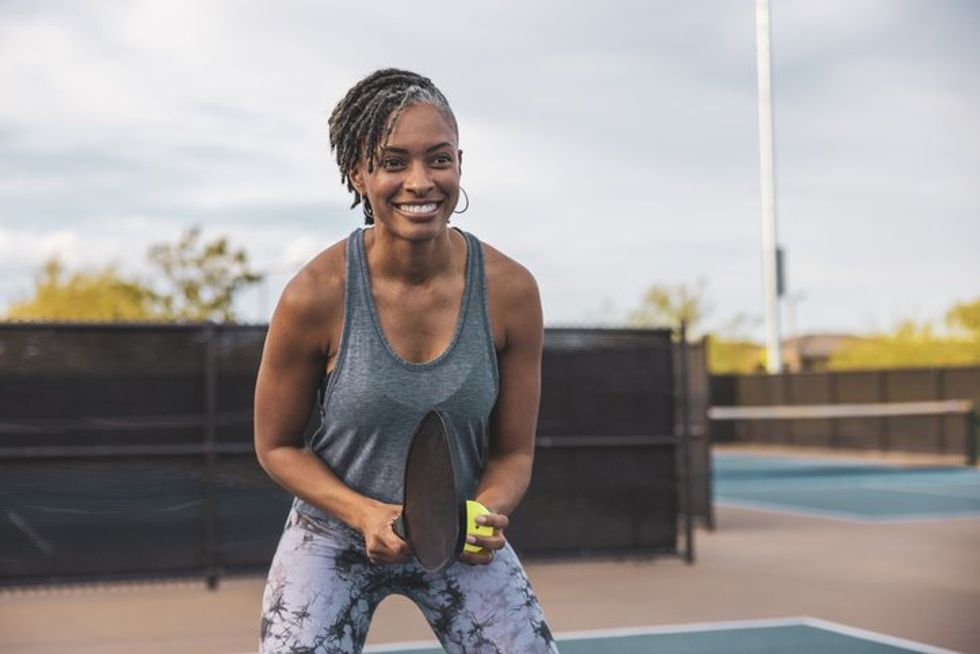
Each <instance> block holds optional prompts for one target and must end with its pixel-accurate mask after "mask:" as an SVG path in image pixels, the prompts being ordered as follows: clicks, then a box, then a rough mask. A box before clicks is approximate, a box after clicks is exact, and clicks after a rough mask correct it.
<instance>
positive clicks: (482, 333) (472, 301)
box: [455, 228, 498, 385]
mask: <svg viewBox="0 0 980 654" xmlns="http://www.w3.org/2000/svg"><path fill="white" fill-rule="evenodd" d="M455 229H457V231H459V233H460V234H462V235H463V236H464V237H466V243H467V252H468V253H469V256H468V257H467V268H468V269H467V275H466V278H467V284H468V285H469V288H468V289H467V291H468V292H467V293H466V295H467V296H468V305H467V307H466V324H464V325H463V328H464V330H466V331H467V332H468V333H469V335H470V336H469V338H470V339H472V341H475V342H474V345H478V347H480V348H481V349H484V351H485V352H486V354H487V356H488V357H489V365H490V369H491V374H492V377H493V380H494V385H496V384H497V381H498V379H497V374H498V373H497V347H496V345H495V344H494V341H493V327H492V326H491V323H490V302H489V298H488V296H487V278H486V264H485V261H484V257H483V246H482V244H481V243H480V239H478V238H477V237H476V236H474V235H473V234H470V233H469V232H465V231H463V230H461V229H459V228H455Z"/></svg>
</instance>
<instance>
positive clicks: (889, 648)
mask: <svg viewBox="0 0 980 654" xmlns="http://www.w3.org/2000/svg"><path fill="white" fill-rule="evenodd" d="M558 646H559V649H560V650H561V653H562V654H654V653H656V654H709V653H710V654H775V653H777V652H779V653H780V654H782V653H786V654H810V653H814V654H816V653H818V652H819V653H821V654H823V653H826V652H834V653H835V654H859V653H860V654H886V653H891V652H926V653H930V654H954V653H953V652H951V650H946V649H941V648H938V647H932V646H930V645H924V644H922V643H915V642H912V641H908V640H903V639H900V638H893V637H891V636H886V635H883V634H878V633H875V632H871V631H865V630H863V629H854V628H852V627H847V626H844V625H840V624H836V623H833V622H827V621H824V620H817V619H814V618H784V619H774V620H749V621H738V622H715V623H705V624H689V625H674V626H668V627H644V628H635V629H608V630H601V631H583V632H575V633H565V634H558ZM364 651H365V652H389V653H400V652H405V653H406V654H407V653H409V652H411V653H412V654H438V653H440V652H443V651H444V650H443V649H442V648H441V647H439V646H438V645H436V643H433V642H424V643H395V644H390V645H374V646H369V647H367V648H365V650H364Z"/></svg>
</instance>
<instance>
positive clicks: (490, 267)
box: [480, 240, 538, 302]
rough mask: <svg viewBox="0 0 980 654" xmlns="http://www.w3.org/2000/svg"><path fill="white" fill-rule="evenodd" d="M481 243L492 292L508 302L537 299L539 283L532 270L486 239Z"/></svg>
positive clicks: (487, 277)
mask: <svg viewBox="0 0 980 654" xmlns="http://www.w3.org/2000/svg"><path fill="white" fill-rule="evenodd" d="M480 244H481V245H482V249H483V258H484V267H485V274H486V279H487V287H488V291H489V292H490V293H493V294H494V295H497V296H498V297H499V298H500V299H501V300H504V301H507V302H526V301H528V300H537V298H538V284H537V281H535V279H534V275H532V274H531V271H530V270H528V269H527V268H526V267H525V266H523V265H522V264H521V263H519V262H517V261H515V260H514V259H512V258H511V257H509V256H507V255H506V254H504V253H503V252H501V251H500V250H498V249H497V248H496V247H494V246H492V245H490V244H488V243H486V242H485V241H482V240H481V241H480Z"/></svg>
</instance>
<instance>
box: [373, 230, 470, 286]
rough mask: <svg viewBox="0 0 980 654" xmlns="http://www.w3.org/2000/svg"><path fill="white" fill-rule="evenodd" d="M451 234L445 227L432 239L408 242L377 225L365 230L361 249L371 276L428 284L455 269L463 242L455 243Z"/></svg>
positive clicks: (413, 284) (455, 240)
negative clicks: (458, 252)
mask: <svg viewBox="0 0 980 654" xmlns="http://www.w3.org/2000/svg"><path fill="white" fill-rule="evenodd" d="M454 231H455V230H453V229H451V228H449V227H447V228H446V229H445V230H443V231H442V232H441V233H440V234H439V235H438V236H436V237H435V238H432V239H426V240H422V241H410V240H408V239H405V238H402V237H400V236H397V235H395V234H393V233H391V231H389V230H386V229H385V228H384V227H383V226H379V225H375V226H374V227H373V228H372V229H368V230H365V232H364V249H365V252H366V253H367V261H368V266H369V268H370V270H371V274H372V275H373V276H375V277H382V278H386V279H390V280H393V281H399V282H402V283H404V284H409V285H412V286H425V285H427V284H429V283H430V282H431V281H432V280H433V279H434V278H436V277H439V276H440V275H443V274H445V273H447V272H450V271H451V270H452V269H454V268H455V266H454V265H453V264H454V262H455V261H456V253H457V251H458V248H459V246H461V245H462V242H461V241H457V238H458V237H457V235H455V234H453V232H454ZM463 247H465V246H463Z"/></svg>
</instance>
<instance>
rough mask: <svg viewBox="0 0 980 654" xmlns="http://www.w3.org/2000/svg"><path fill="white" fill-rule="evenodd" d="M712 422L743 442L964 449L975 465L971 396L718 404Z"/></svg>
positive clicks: (941, 450) (967, 459)
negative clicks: (723, 425) (725, 426)
mask: <svg viewBox="0 0 980 654" xmlns="http://www.w3.org/2000/svg"><path fill="white" fill-rule="evenodd" d="M708 418H709V420H711V421H712V423H731V424H732V428H731V430H732V431H731V432H730V433H729V436H730V437H731V438H730V439H731V440H733V441H735V442H741V443H766V444H776V445H802V446H812V447H824V448H830V449H854V450H878V451H882V452H891V451H904V452H912V453H934V454H954V453H955V454H960V455H962V456H963V459H964V461H965V462H966V464H967V465H970V466H975V465H976V464H977V430H978V419H977V411H976V407H975V406H974V404H973V402H971V401H969V400H938V401H926V402H889V403H871V404H810V405H770V406H714V407H710V408H709V409H708Z"/></svg>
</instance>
